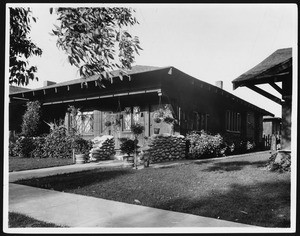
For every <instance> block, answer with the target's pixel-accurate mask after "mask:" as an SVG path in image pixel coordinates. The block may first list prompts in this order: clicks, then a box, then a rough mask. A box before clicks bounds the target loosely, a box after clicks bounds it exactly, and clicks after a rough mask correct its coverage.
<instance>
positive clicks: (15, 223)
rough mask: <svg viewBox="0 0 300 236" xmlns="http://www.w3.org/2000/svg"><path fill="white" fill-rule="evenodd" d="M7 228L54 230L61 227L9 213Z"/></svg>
mask: <svg viewBox="0 0 300 236" xmlns="http://www.w3.org/2000/svg"><path fill="white" fill-rule="evenodd" d="M8 227H9V228H36V227H41V228H46V227H51V228H54V227H55V228H56V227H62V226H58V225H55V224H52V223H47V222H44V221H39V220H36V219H34V218H31V217H29V216H26V215H23V214H19V213H15V212H9V213H8Z"/></svg>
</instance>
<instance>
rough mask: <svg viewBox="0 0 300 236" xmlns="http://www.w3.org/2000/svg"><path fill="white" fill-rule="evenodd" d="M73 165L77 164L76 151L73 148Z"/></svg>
mask: <svg viewBox="0 0 300 236" xmlns="http://www.w3.org/2000/svg"><path fill="white" fill-rule="evenodd" d="M72 151H73V164H74V163H75V149H74V148H73V150H72Z"/></svg>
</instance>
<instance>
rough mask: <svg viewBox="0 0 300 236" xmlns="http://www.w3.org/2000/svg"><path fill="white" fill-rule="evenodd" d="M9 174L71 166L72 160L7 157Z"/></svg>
mask: <svg viewBox="0 0 300 236" xmlns="http://www.w3.org/2000/svg"><path fill="white" fill-rule="evenodd" d="M8 162H9V163H8V164H9V172H12V171H20V170H32V169H40V168H47V167H54V166H65V165H72V164H73V159H72V158H20V157H11V156H10V157H9V160H8Z"/></svg>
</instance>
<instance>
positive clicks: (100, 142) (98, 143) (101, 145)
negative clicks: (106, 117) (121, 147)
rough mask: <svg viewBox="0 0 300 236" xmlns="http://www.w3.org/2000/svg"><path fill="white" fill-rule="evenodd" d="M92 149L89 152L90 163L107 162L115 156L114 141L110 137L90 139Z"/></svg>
mask: <svg viewBox="0 0 300 236" xmlns="http://www.w3.org/2000/svg"><path fill="white" fill-rule="evenodd" d="M92 142H93V148H92V149H91V150H90V154H89V157H90V161H98V160H109V159H111V157H112V156H113V155H114V154H115V141H114V137H113V136H111V135H103V136H98V137H96V138H94V139H92Z"/></svg>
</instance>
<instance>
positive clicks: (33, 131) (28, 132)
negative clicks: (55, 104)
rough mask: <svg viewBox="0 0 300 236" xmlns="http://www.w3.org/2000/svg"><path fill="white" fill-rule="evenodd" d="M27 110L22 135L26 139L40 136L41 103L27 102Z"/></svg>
mask: <svg viewBox="0 0 300 236" xmlns="http://www.w3.org/2000/svg"><path fill="white" fill-rule="evenodd" d="M26 106H27V109H26V111H25V114H24V115H23V121H22V126H21V127H22V135H23V136H25V137H33V136H36V135H37V134H38V129H39V124H40V113H41V111H40V109H41V104H40V102H39V101H33V102H27V104H26Z"/></svg>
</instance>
